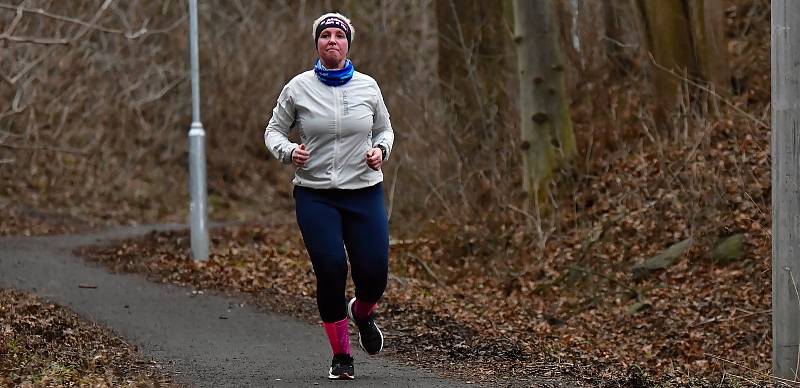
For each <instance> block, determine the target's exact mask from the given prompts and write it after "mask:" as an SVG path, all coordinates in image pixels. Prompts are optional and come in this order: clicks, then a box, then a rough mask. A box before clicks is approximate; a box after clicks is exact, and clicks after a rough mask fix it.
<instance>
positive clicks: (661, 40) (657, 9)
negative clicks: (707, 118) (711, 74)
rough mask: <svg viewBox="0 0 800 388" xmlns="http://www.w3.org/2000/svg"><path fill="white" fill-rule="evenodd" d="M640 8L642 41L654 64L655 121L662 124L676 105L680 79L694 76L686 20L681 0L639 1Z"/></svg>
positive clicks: (694, 70)
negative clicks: (642, 27)
mask: <svg viewBox="0 0 800 388" xmlns="http://www.w3.org/2000/svg"><path fill="white" fill-rule="evenodd" d="M639 7H640V10H641V13H642V21H643V26H644V34H645V41H646V42H647V47H648V50H649V52H650V54H651V55H652V56H653V60H654V61H655V62H656V65H657V68H655V69H653V72H652V74H653V83H654V87H655V95H656V99H657V106H658V107H659V108H658V109H657V111H656V119H657V121H658V122H660V123H663V122H665V121H666V118H667V117H668V115H669V114H670V113H671V112H672V111H673V109H674V107H675V106H676V105H677V102H678V91H679V90H680V86H681V80H680V78H679V77H684V76H689V77H691V76H693V75H695V74H697V67H696V66H695V63H696V61H695V58H694V49H693V48H692V36H691V30H690V28H689V19H688V17H687V14H686V12H685V8H684V6H683V0H639ZM670 72H672V73H673V74H670Z"/></svg>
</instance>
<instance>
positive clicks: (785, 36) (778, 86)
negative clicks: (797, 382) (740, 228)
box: [771, 0, 800, 380]
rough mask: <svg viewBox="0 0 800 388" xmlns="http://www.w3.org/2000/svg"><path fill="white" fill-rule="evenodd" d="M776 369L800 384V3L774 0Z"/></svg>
mask: <svg viewBox="0 0 800 388" xmlns="http://www.w3.org/2000/svg"><path fill="white" fill-rule="evenodd" d="M771 47H772V48H771V50H772V366H773V367H772V370H773V373H774V374H775V376H777V377H781V378H784V379H791V380H794V379H795V373H794V372H793V371H794V370H795V369H796V368H797V360H798V358H797V357H798V343H800V304H798V302H799V299H800V295H798V294H797V290H798V289H800V284H798V282H800V248H798V247H800V222H798V218H800V196H798V195H797V187H798V186H800V169H798V168H797V166H798V165H799V164H800V148H799V147H800V145H798V144H799V143H800V128H799V127H800V62H798V60H797V58H798V56H800V1H797V0H773V1H772V46H771Z"/></svg>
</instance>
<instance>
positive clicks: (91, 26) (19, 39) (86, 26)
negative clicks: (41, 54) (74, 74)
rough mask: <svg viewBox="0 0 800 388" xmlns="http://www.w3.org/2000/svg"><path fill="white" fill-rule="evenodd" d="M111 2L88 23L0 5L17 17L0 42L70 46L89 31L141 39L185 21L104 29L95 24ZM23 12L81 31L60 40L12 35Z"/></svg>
mask: <svg viewBox="0 0 800 388" xmlns="http://www.w3.org/2000/svg"><path fill="white" fill-rule="evenodd" d="M112 2H113V0H106V1H105V2H104V3H103V4H102V5H101V6H100V8H98V10H97V12H95V15H94V16H93V17H92V18H91V19H90V20H89V21H88V22H87V21H83V20H81V19H76V18H72V17H69V16H64V15H57V14H54V13H50V12H47V11H45V10H43V9H41V8H26V7H22V6H14V5H9V4H5V3H0V9H8V10H15V11H16V12H17V16H15V18H14V20H13V21H12V23H11V25H10V26H9V28H8V29H7V30H6V31H5V32H3V33H2V34H0V41H2V40H7V41H11V42H16V43H34V44H51V45H58V44H70V43H71V42H73V41H76V40H78V39H80V38H82V37H83V36H84V35H85V34H86V33H87V32H88V31H89V30H97V31H101V32H106V33H110V34H119V35H123V36H125V38H127V39H131V40H133V39H138V38H141V37H143V36H146V35H153V34H161V33H166V32H169V31H171V30H173V29H175V28H176V27H178V26H179V25H181V24H183V22H184V21H185V20H186V15H185V14H184V15H182V16H181V17H180V18H179V19H178V20H176V21H175V22H173V23H172V24H170V25H169V26H167V27H165V28H160V29H154V30H150V29H148V28H147V22H148V21H145V22H144V23H143V24H142V27H140V28H139V29H138V30H136V31H125V30H121V29H117V28H110V27H105V26H101V25H99V24H97V21H98V20H99V19H100V17H101V16H102V15H103V13H104V12H105V11H106V9H108V7H109V6H110V5H111V3H112ZM24 12H27V13H31V14H35V15H41V16H44V17H48V18H51V19H55V20H58V21H62V22H66V23H72V24H77V25H79V26H82V27H83V29H81V30H80V31H79V32H78V33H77V34H76V35H75V36H73V37H71V38H60V39H56V38H41V37H31V36H16V35H12V33H13V32H14V30H15V29H16V26H17V23H18V22H19V19H20V18H21V15H22V14H23V13H24Z"/></svg>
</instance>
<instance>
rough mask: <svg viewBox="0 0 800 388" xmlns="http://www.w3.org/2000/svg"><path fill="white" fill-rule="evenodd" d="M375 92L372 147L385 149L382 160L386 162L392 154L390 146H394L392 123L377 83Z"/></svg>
mask: <svg viewBox="0 0 800 388" xmlns="http://www.w3.org/2000/svg"><path fill="white" fill-rule="evenodd" d="M375 90H376V94H377V101H376V103H375V113H374V115H373V116H372V117H373V119H372V146H373V147H377V146H379V145H380V146H383V148H384V149H386V154H385V155H383V160H387V159H389V155H390V154H391V153H392V146H393V145H394V131H393V130H392V123H391V121H389V110H388V109H386V103H385V102H383V95H382V94H381V89H380V88H379V87H378V84H377V83H376V84H375Z"/></svg>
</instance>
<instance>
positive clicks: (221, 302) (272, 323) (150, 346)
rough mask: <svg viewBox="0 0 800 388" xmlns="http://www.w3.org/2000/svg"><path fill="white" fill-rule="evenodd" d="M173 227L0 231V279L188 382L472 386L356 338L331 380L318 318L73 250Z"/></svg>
mask: <svg viewBox="0 0 800 388" xmlns="http://www.w3.org/2000/svg"><path fill="white" fill-rule="evenodd" d="M171 228H177V226H174V225H173V226H168V225H167V226H158V227H126V228H117V229H112V230H108V231H104V232H100V233H97V234H90V235H74V236H54V237H3V238H0V287H2V288H11V289H16V290H19V291H25V292H31V293H33V294H35V295H38V296H40V297H44V298H45V299H46V300H50V301H51V302H54V303H58V304H60V305H63V306H67V307H69V308H70V309H72V310H73V311H75V312H76V313H78V314H79V315H81V316H82V317H84V318H86V319H89V320H91V321H94V322H98V323H100V324H102V325H104V326H107V327H109V328H111V329H112V330H113V331H115V332H116V333H117V334H119V335H121V336H122V337H123V338H125V339H126V340H127V341H128V342H130V343H132V344H135V345H137V346H138V347H139V349H140V351H141V352H142V353H143V354H144V355H145V356H148V357H151V358H153V359H154V360H156V361H157V362H158V363H159V364H161V365H163V366H164V368H165V369H166V371H168V372H169V373H170V374H172V375H173V376H175V378H176V380H177V381H178V382H180V383H186V384H188V385H191V386H197V387H286V386H337V387H343V386H347V387H375V386H390V387H458V386H470V387H472V386H475V385H474V384H471V385H465V384H463V383H460V382H456V381H450V380H446V379H442V378H440V377H437V376H435V375H433V374H431V373H428V372H425V371H421V370H417V369H413V368H409V367H406V366H403V365H401V364H399V363H397V362H393V361H391V360H387V359H384V358H381V357H380V356H378V357H368V356H367V355H366V354H365V353H363V352H362V351H361V350H360V349H359V348H358V345H357V340H355V341H353V348H354V349H355V352H354V355H353V356H354V357H355V359H356V365H355V366H356V380H354V381H329V380H327V368H328V366H329V363H330V348H329V346H328V344H327V341H326V339H325V337H324V334H323V331H322V328H321V327H319V326H314V325H309V324H307V323H305V322H301V321H298V320H296V319H293V318H291V317H287V316H282V315H277V314H273V313H269V312H264V311H259V310H257V309H256V308H254V307H252V306H249V305H247V304H245V305H242V302H243V301H242V300H237V299H234V298H231V297H227V296H223V295H213V294H209V293H203V294H198V293H196V292H192V290H191V289H188V288H183V287H177V286H173V285H162V284H155V283H152V282H149V281H147V280H146V279H145V278H144V277H143V276H140V275H135V274H112V273H109V272H107V271H106V270H105V269H103V268H101V267H98V266H96V265H93V264H87V263H85V262H84V261H83V260H82V259H80V258H78V257H76V256H75V255H73V254H72V251H73V249H75V248H77V247H80V246H85V245H93V244H105V243H108V242H110V241H113V240H114V239H119V238H129V237H135V236H139V235H143V234H145V233H148V232H150V231H152V230H163V229H171ZM81 286H84V287H81ZM86 286H91V287H96V288H86Z"/></svg>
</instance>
